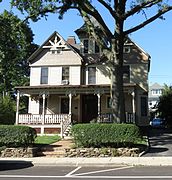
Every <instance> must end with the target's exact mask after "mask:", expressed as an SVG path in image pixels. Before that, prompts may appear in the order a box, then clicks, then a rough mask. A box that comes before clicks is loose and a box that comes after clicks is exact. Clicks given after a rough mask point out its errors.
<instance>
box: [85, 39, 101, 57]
mask: <svg viewBox="0 0 172 180" xmlns="http://www.w3.org/2000/svg"><path fill="white" fill-rule="evenodd" d="M83 46H84V47H83V48H84V49H83V50H82V53H90V54H93V53H99V52H100V48H99V46H98V44H97V43H96V41H95V40H93V39H84V40H83Z"/></svg>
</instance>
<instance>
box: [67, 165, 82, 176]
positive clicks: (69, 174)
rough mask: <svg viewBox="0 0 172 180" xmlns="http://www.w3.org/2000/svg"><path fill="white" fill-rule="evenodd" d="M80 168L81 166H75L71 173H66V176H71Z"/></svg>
mask: <svg viewBox="0 0 172 180" xmlns="http://www.w3.org/2000/svg"><path fill="white" fill-rule="evenodd" d="M79 169H81V166H79V167H77V168H75V169H74V170H73V171H71V172H69V173H68V174H66V175H65V176H66V177H69V176H71V175H72V174H73V173H75V172H76V171H78V170H79Z"/></svg>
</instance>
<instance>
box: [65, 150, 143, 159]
mask: <svg viewBox="0 0 172 180" xmlns="http://www.w3.org/2000/svg"><path fill="white" fill-rule="evenodd" d="M139 154H140V149H139V148H76V149H65V157H115V156H130V157H138V156H139Z"/></svg>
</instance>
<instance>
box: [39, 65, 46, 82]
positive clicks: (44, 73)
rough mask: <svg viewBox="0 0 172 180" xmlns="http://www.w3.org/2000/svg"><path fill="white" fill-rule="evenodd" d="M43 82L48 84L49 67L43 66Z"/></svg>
mask: <svg viewBox="0 0 172 180" xmlns="http://www.w3.org/2000/svg"><path fill="white" fill-rule="evenodd" d="M40 83H41V84H48V67H41V82H40Z"/></svg>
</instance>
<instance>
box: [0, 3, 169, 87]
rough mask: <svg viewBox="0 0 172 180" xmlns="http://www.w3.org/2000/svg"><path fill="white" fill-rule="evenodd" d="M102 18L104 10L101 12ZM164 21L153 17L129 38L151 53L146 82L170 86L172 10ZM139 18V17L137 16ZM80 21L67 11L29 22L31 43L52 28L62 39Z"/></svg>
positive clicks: (0, 5)
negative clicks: (31, 34)
mask: <svg viewBox="0 0 172 180" xmlns="http://www.w3.org/2000/svg"><path fill="white" fill-rule="evenodd" d="M4 9H7V10H9V4H8V0H3V2H2V3H0V12H3V10H4ZM14 13H15V14H16V15H18V16H19V17H20V18H22V16H21V15H20V13H19V12H18V11H17V10H15V11H14ZM103 14H104V17H105V18H106V12H103ZM164 17H165V18H166V20H159V19H158V20H156V21H155V22H153V23H152V24H150V25H148V26H146V27H145V28H143V29H141V30H139V31H137V32H135V33H133V34H131V35H130V37H131V39H132V40H133V41H134V42H136V43H137V44H138V45H139V46H140V47H141V48H143V49H144V50H145V51H146V52H147V53H149V54H150V56H151V68H150V73H149V83H150V84H152V83H154V82H158V83H160V84H162V85H163V84H164V83H166V84H168V85H172V67H171V66H172V62H171V61H172V56H171V53H172V20H171V19H172V12H169V13H167V14H166V15H165V16H164ZM138 19H139V20H140V19H141V16H139V17H138ZM138 19H137V18H133V19H130V21H129V22H128V24H127V26H128V27H131V26H132V24H134V23H136V22H137V21H138ZM106 22H107V23H108V25H109V26H111V27H113V24H112V22H111V21H110V20H109V19H107V20H106ZM82 24H83V21H82V19H81V17H80V16H78V14H77V12H76V11H74V10H71V11H69V12H68V13H67V14H66V15H65V16H64V18H63V20H59V19H58V16H57V15H49V16H48V18H47V20H46V19H45V18H43V19H41V20H40V21H38V22H30V27H31V29H32V31H33V33H34V34H35V36H34V42H35V43H37V44H39V45H41V44H42V43H43V42H44V41H45V40H46V39H47V38H48V37H49V36H50V35H51V34H52V33H53V32H54V31H57V32H59V34H61V35H62V36H63V37H64V38H65V39H67V37H68V36H71V35H74V36H76V34H75V32H74V31H75V30H76V29H77V28H79V27H80V26H81V25H82Z"/></svg>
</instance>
